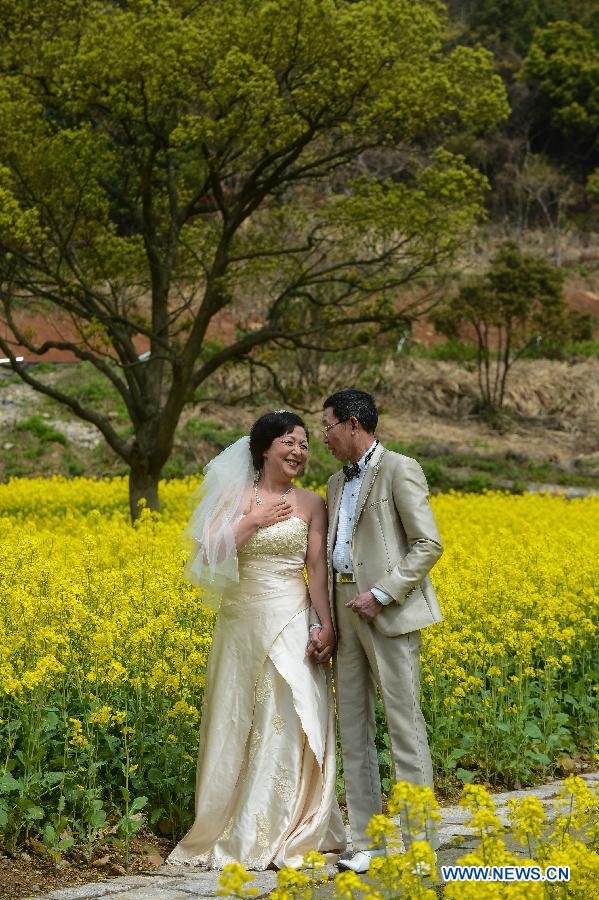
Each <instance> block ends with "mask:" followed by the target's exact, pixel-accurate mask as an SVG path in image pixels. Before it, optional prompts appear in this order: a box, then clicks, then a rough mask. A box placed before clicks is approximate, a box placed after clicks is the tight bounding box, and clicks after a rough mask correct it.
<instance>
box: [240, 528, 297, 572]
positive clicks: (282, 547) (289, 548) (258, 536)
mask: <svg viewBox="0 0 599 900" xmlns="http://www.w3.org/2000/svg"><path fill="white" fill-rule="evenodd" d="M307 542H308V524H307V522H304V520H303V519H300V517H299V516H290V517H289V518H288V519H285V520H284V521H283V522H275V524H274V525H268V526H267V527H266V528H259V529H258V531H256V532H255V533H254V534H253V535H252V536H251V538H250V539H249V541H247V542H246V543H245V544H244V545H243V547H241V548H240V550H239V561H240V562H241V561H242V560H244V559H247V558H248V557H251V556H258V557H270V558H273V557H284V558H285V559H287V558H293V559H294V560H297V558H298V557H300V556H301V558H302V565H303V562H304V561H305V559H306V546H307Z"/></svg>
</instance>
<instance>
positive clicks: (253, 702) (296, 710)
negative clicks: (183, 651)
mask: <svg viewBox="0 0 599 900" xmlns="http://www.w3.org/2000/svg"><path fill="white" fill-rule="evenodd" d="M307 535H308V526H307V524H306V523H305V522H304V521H303V519H300V518H299V517H298V516H292V517H291V518H290V519H287V520H286V521H284V522H279V523H277V524H275V525H271V526H269V527H267V528H262V529H260V530H259V531H257V532H256V533H255V534H254V535H253V536H252V537H251V538H250V540H249V541H248V542H247V543H246V544H245V545H244V546H243V547H242V548H241V549H240V551H239V583H238V584H237V585H234V587H233V589H229V590H228V591H227V594H226V596H225V597H223V601H222V605H221V611H220V614H219V616H218V619H217V623H216V627H215V630H214V638H213V643H212V649H211V651H210V658H209V661H208V671H207V679H206V694H205V698H204V705H203V711H202V722H201V726H200V748H199V755H198V770H197V781H196V798H195V810H196V817H195V822H194V824H193V825H192V827H191V828H190V830H189V831H188V833H187V834H186V835H185V837H184V838H183V839H182V840H181V841H180V842H179V844H178V845H177V846H176V847H175V849H174V850H173V852H172V853H171V854H170V856H169V857H168V859H167V862H168V863H171V864H175V865H181V864H185V865H197V866H207V867H210V868H216V869H220V868H222V867H223V866H225V865H226V864H227V863H230V862H233V861H237V862H240V863H242V864H243V865H244V866H246V868H250V869H265V868H267V867H268V866H269V865H271V864H273V865H275V866H277V867H281V866H292V867H296V868H297V867H299V866H300V865H301V862H302V858H303V856H304V854H306V853H307V852H308V851H310V850H318V851H321V852H327V851H332V852H335V851H342V850H343V849H345V843H346V837H345V829H344V826H343V822H342V820H341V815H340V812H339V807H338V805H337V800H336V797H335V720H334V712H333V700H332V693H331V684H330V677H329V670H328V668H327V670H326V671H325V669H324V668H323V667H322V666H320V665H318V664H317V663H316V662H314V661H313V660H312V659H311V658H310V657H307V656H306V644H307V639H308V616H309V606H310V601H309V596H308V592H307V587H306V583H305V580H304V563H305V559H306V545H307Z"/></svg>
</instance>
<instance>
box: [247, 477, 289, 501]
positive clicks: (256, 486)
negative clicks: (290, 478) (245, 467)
mask: <svg viewBox="0 0 599 900" xmlns="http://www.w3.org/2000/svg"><path fill="white" fill-rule="evenodd" d="M293 488H294V485H293V484H290V485H289V487H288V488H287V490H286V491H283V493H282V494H281V496H280V497H279V500H284V499H285V497H286V496H287V494H288V493H289V491H292V490H293ZM254 494H255V495H256V503H257V504H258V506H262V500H261V499H260V497H259V496H258V482H257V481H254Z"/></svg>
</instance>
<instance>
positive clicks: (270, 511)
mask: <svg viewBox="0 0 599 900" xmlns="http://www.w3.org/2000/svg"><path fill="white" fill-rule="evenodd" d="M292 513H293V507H292V506H291V504H290V503H289V501H288V500H263V501H262V503H261V504H260V506H258V504H257V503H253V504H252V507H251V510H250V516H251V517H252V521H253V522H254V524H255V526H256V528H268V526H269V525H275V524H276V522H284V521H285V520H286V519H288V518H289V517H290V516H291V514H292Z"/></svg>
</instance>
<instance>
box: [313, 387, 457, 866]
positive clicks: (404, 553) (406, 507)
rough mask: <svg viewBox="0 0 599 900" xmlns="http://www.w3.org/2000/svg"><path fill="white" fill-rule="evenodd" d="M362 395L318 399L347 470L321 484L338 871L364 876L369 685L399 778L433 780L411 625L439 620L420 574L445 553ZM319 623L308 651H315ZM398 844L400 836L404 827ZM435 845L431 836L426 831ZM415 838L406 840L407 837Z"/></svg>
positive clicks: (371, 707) (374, 775)
mask: <svg viewBox="0 0 599 900" xmlns="http://www.w3.org/2000/svg"><path fill="white" fill-rule="evenodd" d="M377 421H378V415H377V409H376V404H375V402H374V399H373V398H372V397H371V396H370V394H367V393H365V392H364V391H358V390H344V391H339V392H337V393H335V394H333V395H332V396H330V397H329V398H328V399H327V400H325V402H324V405H323V416H322V425H323V436H324V440H325V443H326V444H327V445H328V447H329V450H330V451H331V452H332V453H333V455H334V456H335V458H336V459H338V460H340V461H344V460H347V461H348V463H349V464H348V465H345V466H344V467H343V470H341V471H339V472H337V473H336V474H335V475H333V476H332V477H331V478H330V479H329V482H328V485H327V506H328V512H329V530H328V550H327V553H328V565H329V590H330V596H331V607H332V610H333V615H334V620H335V627H336V631H337V641H338V642H337V656H336V661H335V689H336V699H337V710H338V715H339V727H340V732H341V750H342V754H343V769H344V774H345V788H346V798H347V808H348V814H349V821H350V826H351V832H352V840H353V847H354V855H353V857H352V858H351V859H347V860H342V861H340V863H339V865H340V867H341V868H345V869H351V870H352V871H354V872H358V873H363V872H366V871H368V868H369V866H370V862H371V859H372V858H373V856H375V855H378V854H379V853H381V852H382V851H381V850H377V849H369V845H370V843H371V840H370V838H369V837H368V836H367V835H366V826H367V825H368V822H369V820H370V818H371V817H372V816H373V815H374V814H375V813H380V812H381V784H380V777H379V769H378V759H377V752H376V747H375V731H376V724H375V702H376V686H378V689H379V691H380V693H381V697H382V699H383V703H384V706H385V711H386V715H387V725H388V729H389V737H390V739H391V752H392V757H393V762H394V766H395V776H396V778H397V780H398V781H409V782H412V783H413V784H419V785H428V786H430V787H432V786H433V772H432V765H431V756H430V750H429V746H428V740H427V735H426V723H425V721H424V717H423V715H422V711H421V709H420V646H421V636H420V630H421V629H422V628H426V627H427V626H428V625H433V624H434V623H435V622H440V621H441V620H442V616H441V610H440V609H439V604H438V602H437V598H436V595H435V591H434V589H433V586H432V584H431V581H430V579H429V577H428V573H429V571H430V569H431V568H432V566H433V565H434V564H435V562H436V561H437V560H438V559H439V557H440V556H441V553H442V552H443V548H442V545H441V538H440V536H439V531H438V529H437V526H436V524H435V519H434V516H433V513H432V510H431V507H430V504H429V500H428V487H427V483H426V479H425V477H424V474H423V472H422V469H421V467H420V465H419V464H418V463H417V462H416V460H414V459H411V458H410V457H407V456H403V455H401V454H399V453H394V452H392V451H390V450H386V449H385V447H383V446H382V444H381V443H380V442H379V441H378V440H377V439H376V438H375V436H374V432H375V429H376V426H377ZM318 635H319V631H318V627H317V626H316V625H315V626H314V627H313V629H312V631H311V642H312V648H313V652H315V653H318V651H322V647H320V646H319V640H318ZM404 825H405V823H403V822H402V831H403V838H404V844H405V846H408V844H409V842H410V839H411V838H410V835H409V834H408V832H407V830H406V829H405V828H404V827H403V826H404ZM427 831H428V838H429V840H430V842H431V845H432V846H433V848H436V847H437V846H438V839H437V836H436V834H435V832H434V830H433V829H432V828H427ZM412 838H413V836H412Z"/></svg>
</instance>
